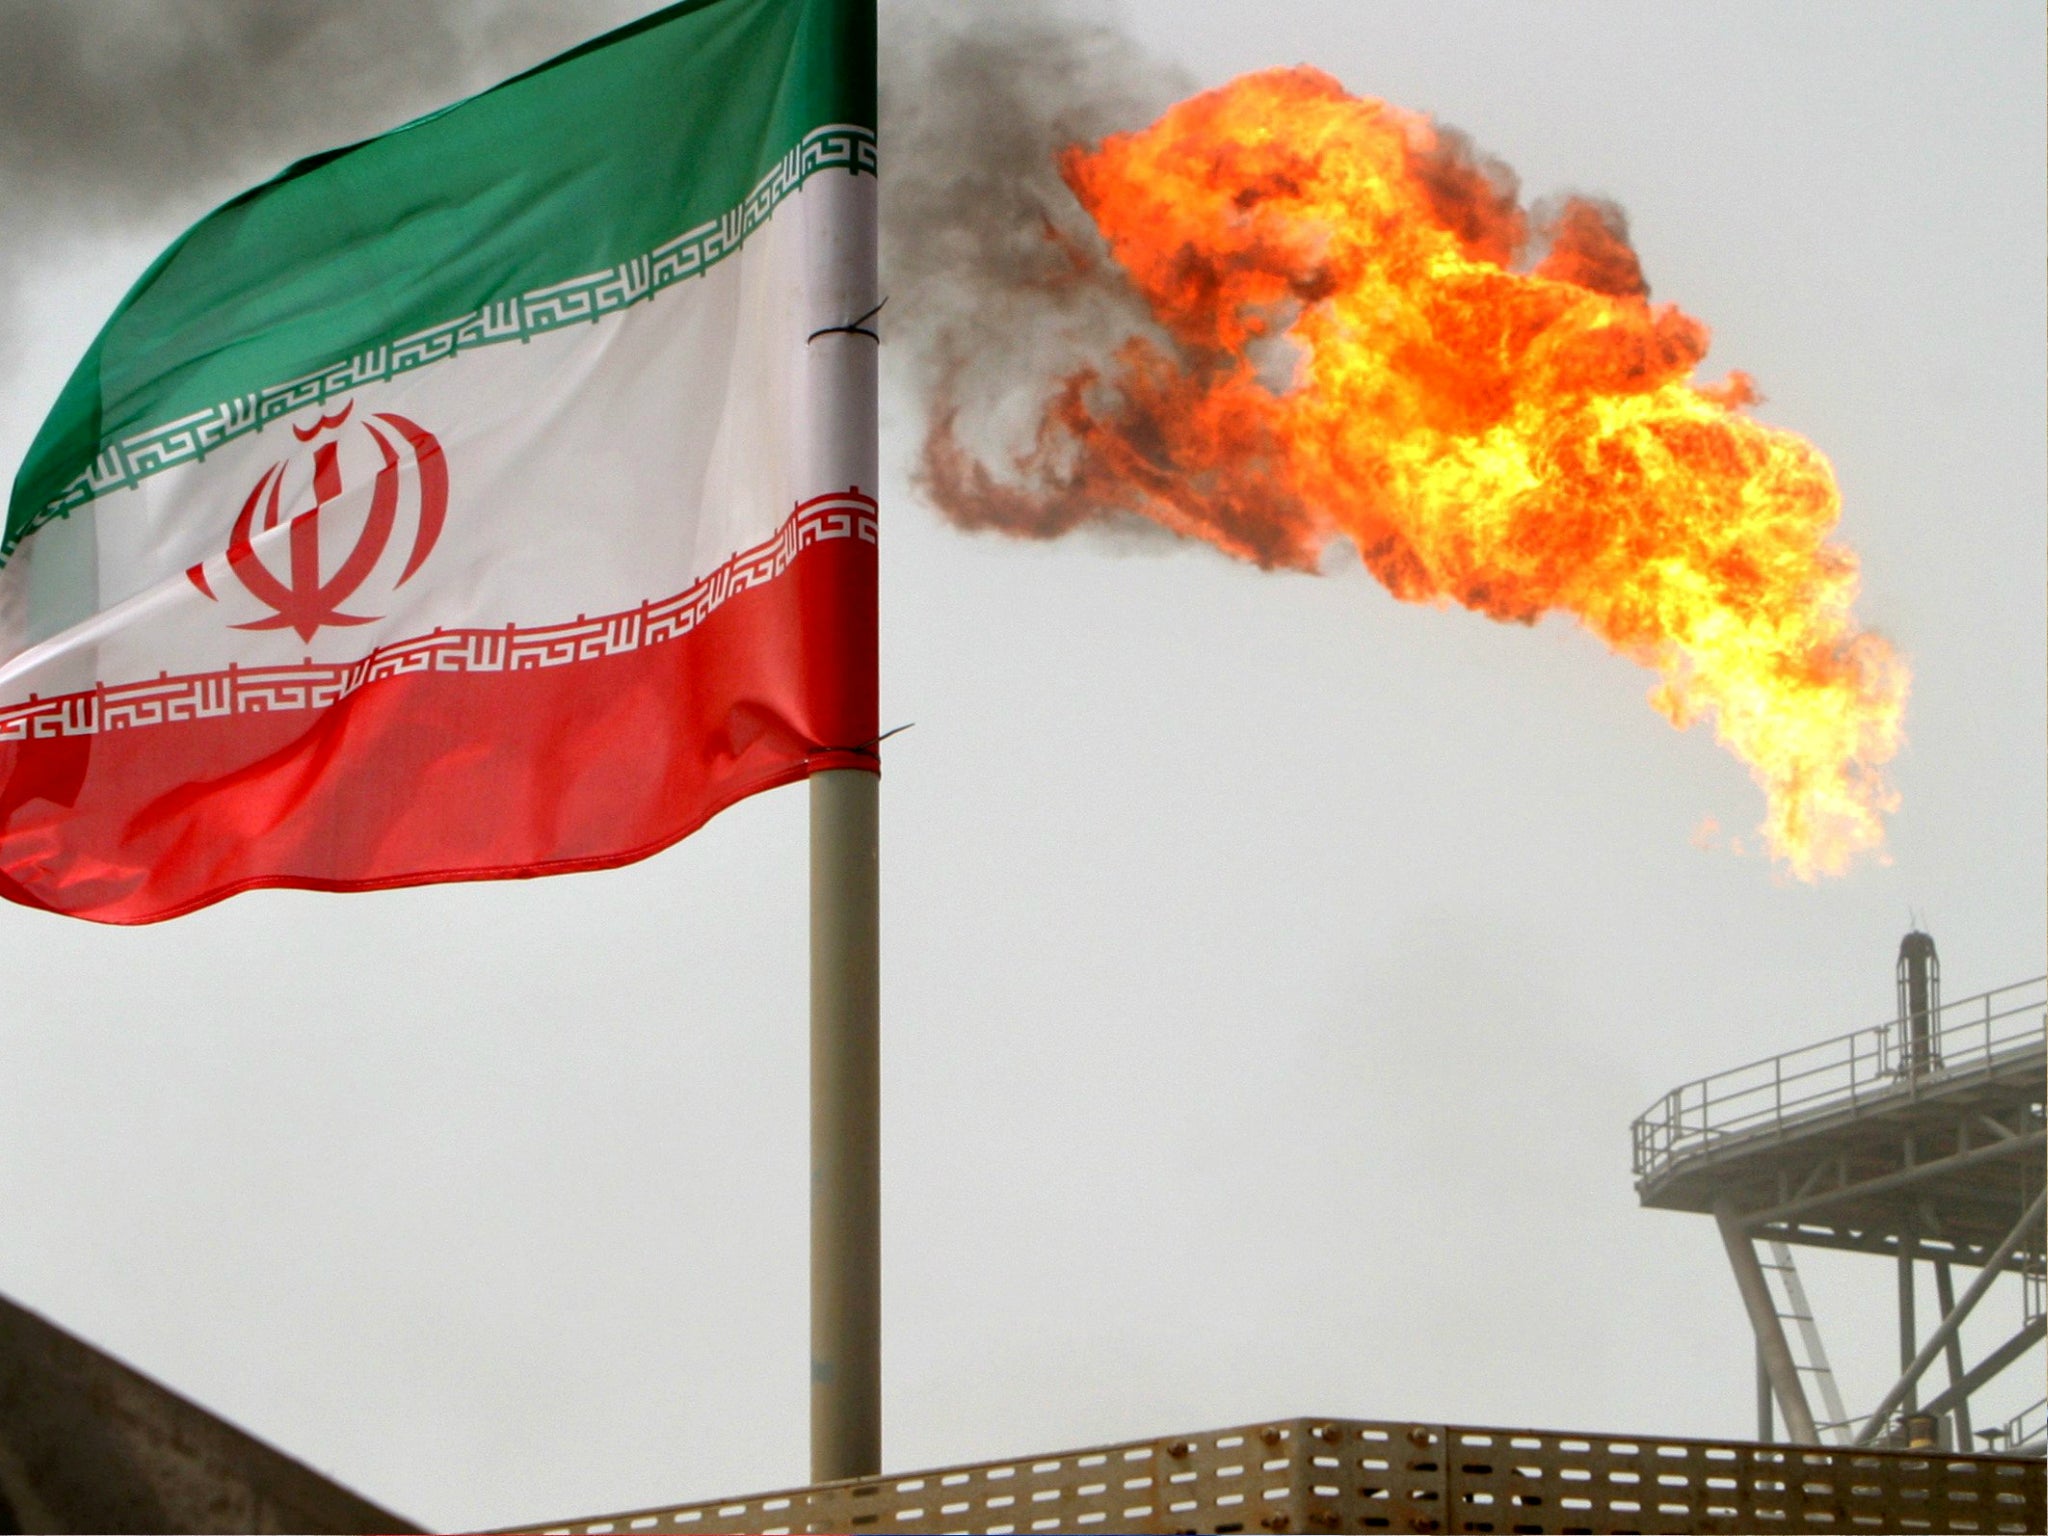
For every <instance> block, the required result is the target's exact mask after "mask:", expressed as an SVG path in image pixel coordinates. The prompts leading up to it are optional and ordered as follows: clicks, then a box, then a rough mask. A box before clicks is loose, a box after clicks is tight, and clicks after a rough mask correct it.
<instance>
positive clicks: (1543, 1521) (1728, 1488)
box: [523, 1419, 2044, 1536]
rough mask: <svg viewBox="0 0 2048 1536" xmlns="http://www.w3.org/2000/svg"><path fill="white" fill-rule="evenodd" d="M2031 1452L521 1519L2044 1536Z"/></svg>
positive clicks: (1013, 1465)
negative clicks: (2021, 1534) (2038, 1535)
mask: <svg viewBox="0 0 2048 1536" xmlns="http://www.w3.org/2000/svg"><path fill="white" fill-rule="evenodd" d="M2043 1473H2044V1467H2043V1464H2042V1463H2041V1462H2039V1461H2035V1460H2032V1459H2031V1458H2024V1457H2009V1456H1976V1455H1958V1454H1954V1453H1951V1452H1938V1451H1901V1450H1881V1449H1876V1448H1870V1447H1857V1448H1855V1449H1851V1448H1848V1447H1845V1446H1825V1447H1823V1446H1792V1445H1755V1444H1750V1443H1746V1442H1743V1441H1733V1440H1691V1439H1670V1438H1665V1437H1661V1436H1656V1435H1601V1434H1571V1433H1559V1432H1556V1431H1553V1430H1539V1429H1472V1428H1465V1427H1461V1426H1458V1425H1453V1424H1413V1423H1380V1422H1372V1421H1366V1420H1358V1419H1281V1420H1277V1421H1273V1422H1269V1423H1264V1424H1247V1425H1243V1426H1241V1427H1238V1428H1235V1429H1219V1430H1213V1431H1210V1432H1208V1433H1204V1434H1194V1435H1185V1436H1174V1437H1170V1438H1166V1439H1161V1440H1138V1441H1127V1442H1125V1443H1123V1444H1120V1445H1101V1446H1095V1447H1092V1448H1090V1449H1086V1450H1076V1451H1056V1452H1052V1453H1050V1454H1048V1455H1044V1456H1021V1457H1016V1458H1013V1459H1010V1460H1006V1461H993V1462H978V1463H974V1464H971V1465H966V1466H956V1467H942V1468H938V1469H936V1470H933V1471H929V1472H902V1473H892V1474H890V1475H889V1476H886V1477H876V1478H869V1479H865V1480H861V1481H850V1482H843V1483H826V1484H822V1485H819V1486H817V1487H812V1488H792V1489H788V1490H786V1491H784V1492H781V1493H767V1494H757V1495H754V1496H751V1497H746V1498H735V1499H711V1500H706V1501H704V1502H701V1503H692V1504H680V1505H669V1506H666V1507H662V1508H656V1509H645V1510H637V1511H633V1512H630V1513H626V1514H618V1515H607V1516H603V1517H601V1518H588V1517H586V1518H583V1519H579V1520H567V1521H562V1522H559V1523H550V1524H546V1525H538V1526H530V1527H525V1528H523V1529H525V1530H527V1531H531V1532H559V1533H562V1536H639V1533H641V1532H646V1533H648V1536H677V1533H692V1536H710V1533H712V1532H732V1531H754V1532H765V1533H769V1536H775V1533H782V1532H789V1533H794V1532H809V1531H841V1532H847V1531H850V1532H856V1533H858V1532H866V1531H871V1532H884V1531H888V1532H905V1533H917V1532H945V1531H959V1532H990V1533H1002V1532H1017V1533H1023V1532H1031V1531H1048V1532H1087V1531H1103V1532H1110V1531H1161V1532H1164V1531H1179V1532H1219V1533H1230V1532H1243V1533H1246V1536H1257V1533H1263V1532H1268V1531H1275V1532H1279V1531H1288V1532H1304V1531H1389V1532H1391V1531H1429V1532H1451V1531H1489V1532H1509V1531H1529V1532H1553V1531H1556V1532H1569V1531H1588V1532H1594V1531H1597V1532H1622V1531H1668V1532H1691V1531H1784V1532H1794V1531H1815V1530H1826V1531H1871V1532H1887V1531H1976V1532H1987V1531H2038V1530H2040V1529H2042V1525H2043V1496H2042V1478H2043Z"/></svg>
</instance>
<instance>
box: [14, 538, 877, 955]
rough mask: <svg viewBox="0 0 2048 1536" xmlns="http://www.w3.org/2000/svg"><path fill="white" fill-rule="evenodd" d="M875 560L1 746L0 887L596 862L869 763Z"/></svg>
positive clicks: (357, 884)
mask: <svg viewBox="0 0 2048 1536" xmlns="http://www.w3.org/2000/svg"><path fill="white" fill-rule="evenodd" d="M874 593H875V548H874V546H873V545H872V544H869V543H866V542H864V541H861V540H857V539H833V540H830V541H826V542H821V543H819V544H816V545H813V546H812V547H811V548H810V549H808V550H806V551H805V552H804V553H803V554H801V555H799V556H798V557H797V559H796V560H795V561H794V562H793V563H792V564H791V566H790V567H789V569H788V570H787V571H786V572H784V573H783V574H782V575H781V576H780V577H778V578H777V579H775V580H773V581H769V582H766V583H764V584H762V585H760V586H757V587H754V588H751V589H749V590H747V591H745V592H741V593H737V594H735V595H734V596H732V597H731V598H729V599H728V600H727V601H726V602H725V603H724V604H723V605H722V606H720V607H719V608H718V609H717V610H716V611H714V612H713V613H711V614H709V615H708V616H707V617H706V618H705V620H704V621H703V622H702V623H701V624H700V625H699V626H698V627H697V628H695V629H694V630H692V631H690V632H689V633H688V634H686V635H684V636H682V637H680V638H678V639H675V640H671V641H667V642H664V643H661V644H657V645H651V646H646V647H643V648H641V649H637V650H631V651H625V652H622V653H620V654H617V655H613V656H607V657H604V658H602V659H599V660H595V661H586V662H578V663H575V664H573V665H569V666H559V667H547V668H540V669H536V670H531V671H519V672H470V673H452V672H450V673H431V672H429V673H418V674H408V675H405V676H399V677H390V678H384V679H382V680H380V681H378V682H374V683H370V684H368V685H366V686H365V687H363V688H361V689H358V690H357V691H355V692H353V693H350V694H348V695H346V696H345V697H343V698H342V699H341V700H340V701H339V702H338V703H336V704H334V705H332V706H330V707H329V708H326V709H323V710H312V711H299V710H294V711H289V712H282V713H277V714H263V713H253V714H239V715H228V716H219V717H213V718H208V719H198V720H184V721H177V722H173V723H169V724H163V725H151V726H143V727H137V728H133V729H125V730H113V731H106V732H103V733H101V734H99V735H90V736H88V735H80V736H70V737H61V738H52V739H45V740H36V741H27V742H18V743H7V744H4V745H0V896H4V897H6V898H7V899H8V900H11V901H16V902H20V903H22V904H23V905H26V906H32V907H41V908H44V909H47V910H49V911H52V912H63V913H68V914H70V915H72V916H75V917H85V918H91V919H93V920H95V921H98V922H107V923H147V922H155V921H157V920H159V919H161V918H166V917H175V916H177V915H179V914H180V913H184V912H190V911H192V910H193V909H195V908H197V907H203V906H206V905H208V904H209V903H211V902H215V901H219V900H221V899H222V898H223V897H226V896H232V895H234V894H235V893H236V892H237V891H246V890H251V889H254V888H256V887H259V886H299V887H305V888H309V889H316V890H374V889H378V888H381V887H385V886H399V885H418V884H423V883H426V882H429V881H438V880H492V879H507V878H520V877H525V876H530V875H542V874H556V873H563V872H567V871H570V870H580V869H602V868H607V867H609V866H613V865H618V864H627V863H631V862H632V861H634V860H635V859H641V858H645V857H646V856H647V855H649V854H651V853H656V852H658V851H660V850H661V849H663V848H665V847H667V846H668V845H669V844H671V843H673V842H675V841H677V840H678V839H679V838H682V837H685V836H687V835H688V834H689V833H691V832H693V831H695V830H696V829H697V828H698V827H700V826H702V825H703V824H704V822H706V821H707V820H709V819H710V818H711V817H712V816H714V815H716V814H717V813H718V812H719V811H721V810H723V809H725V807H727V806H728V805H731V804H733V803H734V802H735V801H738V800H741V799H744V798H745V797H746V796H748V795H751V794H755V793H758V792H759V791H761V790H764V789H771V788H773V787H775V786H776V785H778V784H786V783H790V782H792V781H793V780H796V779H800V778H803V777H805V776H806V775H807V774H810V773H813V772H816V771H817V770H819V769H822V768H844V767H865V768H873V767H874V766H875V761H874V758H873V756H872V755H871V754H864V753H863V752H861V751H859V750H846V749H849V748H853V749H858V748H860V747H861V746H862V744H864V743H869V742H872V741H873V739H874V737H875V733H876V727H875V709H876V700H875V608H874V602H875V599H874Z"/></svg>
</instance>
